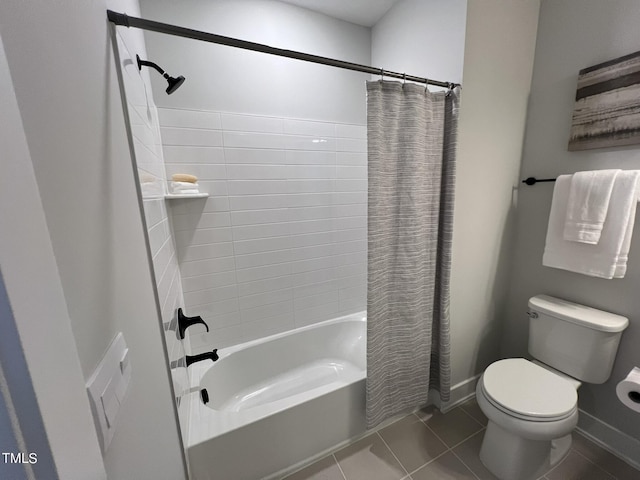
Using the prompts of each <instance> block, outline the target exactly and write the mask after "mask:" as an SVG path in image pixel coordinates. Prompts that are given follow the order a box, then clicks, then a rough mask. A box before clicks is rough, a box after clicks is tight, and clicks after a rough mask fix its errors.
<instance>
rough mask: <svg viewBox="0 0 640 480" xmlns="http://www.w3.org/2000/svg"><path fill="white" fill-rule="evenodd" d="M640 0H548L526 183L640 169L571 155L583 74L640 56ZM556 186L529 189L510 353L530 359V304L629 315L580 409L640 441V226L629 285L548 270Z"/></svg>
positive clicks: (635, 153)
mask: <svg viewBox="0 0 640 480" xmlns="http://www.w3.org/2000/svg"><path fill="white" fill-rule="evenodd" d="M639 17H640V3H638V1H637V0H615V1H608V2H602V1H599V0H563V1H562V2H558V1H551V0H543V2H542V7H541V11H540V24H539V30H538V43H537V47H536V57H535V64H534V71H533V84H532V89H531V99H530V102H529V114H528V120H527V130H526V139H525V145H524V155H523V161H522V171H521V175H520V176H521V177H522V178H526V177H528V176H537V177H541V178H543V177H556V176H557V175H559V174H562V173H573V172H576V171H579V170H592V169H604V168H623V169H640V151H639V150H638V148H639V146H635V147H624V148H608V149H599V150H589V151H584V152H569V151H567V141H568V138H569V129H570V126H571V115H572V111H573V105H574V97H575V91H576V80H577V75H578V71H579V70H580V69H582V68H585V67H588V66H591V65H595V64H597V63H600V62H603V61H606V60H610V59H613V58H616V57H619V56H622V55H625V54H628V53H631V52H635V51H638V50H640V37H638V24H637V19H638V18H639ZM552 191H553V184H538V185H535V186H533V187H527V186H521V187H520V188H519V189H518V200H517V212H518V214H517V226H516V229H517V241H516V247H515V251H514V257H513V262H512V274H511V293H510V295H509V301H508V308H507V312H506V316H505V327H504V337H503V342H502V347H503V348H502V351H503V354H504V355H505V356H524V355H526V354H527V317H526V315H525V311H526V308H527V299H528V298H529V297H530V296H532V295H536V294H539V293H546V294H549V295H556V296H558V297H561V298H565V299H567V300H571V301H574V302H578V303H583V304H585V305H589V306H593V307H596V308H601V309H603V310H608V311H611V312H615V313H618V314H621V315H625V316H628V317H629V319H630V322H631V323H630V326H629V328H628V330H627V331H626V332H625V333H624V335H623V337H622V343H621V345H620V350H619V353H618V358H617V361H616V364H615V366H614V371H613V374H612V376H611V379H610V380H609V382H607V383H605V384H604V385H583V386H582V387H581V389H580V392H579V395H578V397H579V406H580V408H582V409H583V410H585V411H586V412H588V413H590V414H592V415H594V416H595V417H597V418H599V419H601V420H603V421H604V422H606V423H608V424H610V425H611V426H613V427H615V428H617V429H619V430H621V431H623V432H626V433H627V434H629V435H631V436H634V437H635V438H638V437H640V415H638V414H635V413H633V412H632V411H631V410H628V409H627V408H625V407H624V406H623V405H622V404H621V403H620V402H618V400H617V398H616V395H615V385H616V383H617V382H619V381H620V380H621V379H622V378H623V377H624V376H626V374H627V373H628V372H629V370H630V369H631V368H632V367H633V366H637V365H640V349H639V348H638V345H640V316H639V315H640V295H638V292H639V291H640V290H639V288H640V233H638V224H637V223H636V228H635V234H634V237H633V242H632V245H631V253H630V260H629V266H628V271H627V274H626V277H625V278H624V279H615V280H602V279H597V278H591V277H587V276H584V275H579V274H575V273H571V272H566V271H563V270H557V269H553V268H547V267H543V266H542V252H543V249H544V241H545V235H546V231H547V221H548V216H549V209H550V206H551V196H552Z"/></svg>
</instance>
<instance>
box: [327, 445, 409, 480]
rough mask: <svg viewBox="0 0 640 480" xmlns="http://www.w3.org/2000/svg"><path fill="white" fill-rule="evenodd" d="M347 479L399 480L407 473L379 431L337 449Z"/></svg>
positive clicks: (337, 458)
mask: <svg viewBox="0 0 640 480" xmlns="http://www.w3.org/2000/svg"><path fill="white" fill-rule="evenodd" d="M335 457H336V460H338V463H339V464H340V468H341V469H342V472H343V473H344V476H345V477H346V479H347V480H399V479H401V478H403V477H405V476H406V475H407V472H406V471H405V470H404V469H403V468H402V466H401V465H400V463H398V460H396V458H395V457H394V456H393V454H392V453H391V450H389V449H388V448H387V446H386V445H385V444H384V442H383V441H382V439H381V438H380V437H379V436H378V434H377V433H373V434H371V435H368V436H367V437H365V438H363V439H362V440H358V441H357V442H355V443H353V444H351V445H349V446H347V447H345V448H343V449H341V450H339V451H337V452H336V453H335Z"/></svg>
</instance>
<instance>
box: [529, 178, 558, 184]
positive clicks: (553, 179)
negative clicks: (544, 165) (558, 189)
mask: <svg viewBox="0 0 640 480" xmlns="http://www.w3.org/2000/svg"><path fill="white" fill-rule="evenodd" d="M555 181H556V179H555V178H536V177H529V178H525V179H524V180H522V183H526V184H527V185H535V184H536V183H538V182H555Z"/></svg>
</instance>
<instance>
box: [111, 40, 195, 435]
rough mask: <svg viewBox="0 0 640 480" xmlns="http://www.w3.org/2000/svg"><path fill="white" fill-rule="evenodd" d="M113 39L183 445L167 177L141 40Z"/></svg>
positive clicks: (179, 301) (181, 347)
mask: <svg viewBox="0 0 640 480" xmlns="http://www.w3.org/2000/svg"><path fill="white" fill-rule="evenodd" d="M117 40H118V52H119V54H120V57H121V58H120V60H121V65H122V75H123V79H124V85H125V91H126V98H127V106H128V110H129V121H130V124H131V132H132V135H133V143H134V150H135V156H136V163H137V168H138V177H139V179H140V186H141V191H142V197H143V206H144V215H145V219H146V224H147V233H148V236H149V248H150V250H151V256H152V258H153V269H154V274H155V282H156V286H157V289H158V297H159V300H160V309H161V313H162V322H163V327H164V332H165V339H166V344H167V353H168V356H169V361H170V370H171V376H172V380H173V386H174V390H175V393H176V396H177V398H176V402H177V405H178V413H179V417H180V426H181V429H182V436H183V440H185V441H186V439H187V438H188V425H189V422H188V416H189V411H188V408H189V407H188V406H189V402H187V401H184V402H182V401H181V399H182V397H183V396H184V395H186V394H187V392H188V390H189V378H188V374H187V368H186V366H185V364H184V356H185V348H189V347H188V345H185V344H184V342H182V341H180V340H179V339H178V337H177V334H176V331H177V319H176V310H177V308H178V307H181V306H182V305H183V304H184V299H183V293H182V284H181V279H180V270H179V268H178V261H177V256H176V250H175V246H174V241H173V238H172V236H171V226H170V219H169V216H168V214H167V209H166V206H165V199H164V195H165V192H166V177H165V171H164V160H163V157H162V142H161V139H160V126H159V122H158V113H157V109H156V106H155V104H154V102H153V98H152V94H151V86H150V83H149V78H148V72H147V71H145V70H143V71H142V72H139V71H138V68H137V65H136V62H135V55H136V53H138V54H141V55H142V53H141V52H140V48H138V49H137V51H136V49H135V45H136V43H139V42H135V40H134V39H133V38H132V37H131V33H130V32H129V31H128V30H124V31H123V30H122V29H120V28H119V29H118V35H117ZM132 208H134V206H133V205H132ZM187 341H188V339H187Z"/></svg>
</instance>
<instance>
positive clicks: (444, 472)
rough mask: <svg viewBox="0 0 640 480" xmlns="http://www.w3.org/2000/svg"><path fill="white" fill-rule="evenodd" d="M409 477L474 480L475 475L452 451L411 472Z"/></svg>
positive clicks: (425, 479) (417, 479)
mask: <svg viewBox="0 0 640 480" xmlns="http://www.w3.org/2000/svg"><path fill="white" fill-rule="evenodd" d="M411 478H412V479H413V480H434V479H438V480H475V478H476V477H474V476H473V473H471V470H469V469H468V468H467V467H465V465H464V463H462V462H461V461H460V460H459V459H458V458H457V457H456V456H455V455H454V454H453V453H451V452H447V453H445V454H444V455H442V456H440V457H438V458H436V459H435V460H434V461H433V462H431V463H429V464H427V465H426V466H424V467H422V468H421V469H420V470H418V471H417V472H414V473H412V474H411Z"/></svg>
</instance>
